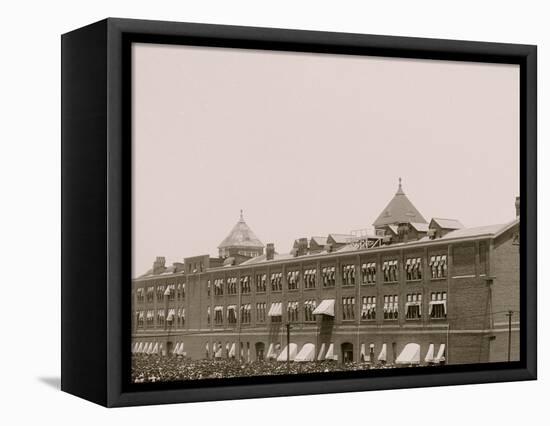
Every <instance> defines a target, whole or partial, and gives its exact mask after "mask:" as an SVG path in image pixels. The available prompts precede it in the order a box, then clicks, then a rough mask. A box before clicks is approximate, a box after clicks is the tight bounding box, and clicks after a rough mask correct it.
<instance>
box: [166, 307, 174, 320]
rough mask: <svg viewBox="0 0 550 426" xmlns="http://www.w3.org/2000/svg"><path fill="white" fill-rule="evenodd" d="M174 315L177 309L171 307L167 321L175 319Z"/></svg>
mask: <svg viewBox="0 0 550 426" xmlns="http://www.w3.org/2000/svg"><path fill="white" fill-rule="evenodd" d="M174 315H176V310H175V309H170V310H169V311H168V317H167V318H166V321H172V320H173V319H174Z"/></svg>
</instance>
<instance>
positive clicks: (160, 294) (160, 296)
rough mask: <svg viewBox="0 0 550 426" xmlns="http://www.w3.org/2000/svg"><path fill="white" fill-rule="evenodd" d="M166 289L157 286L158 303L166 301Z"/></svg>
mask: <svg viewBox="0 0 550 426" xmlns="http://www.w3.org/2000/svg"><path fill="white" fill-rule="evenodd" d="M164 292H165V288H164V286H163V285H159V286H157V302H159V301H161V300H163V299H164Z"/></svg>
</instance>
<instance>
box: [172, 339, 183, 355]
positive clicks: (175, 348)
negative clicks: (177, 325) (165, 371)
mask: <svg viewBox="0 0 550 426" xmlns="http://www.w3.org/2000/svg"><path fill="white" fill-rule="evenodd" d="M180 344H181V343H179V342H178V343H176V346H174V349H172V354H174V355H177V354H178V350H179V348H180Z"/></svg>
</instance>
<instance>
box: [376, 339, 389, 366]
mask: <svg viewBox="0 0 550 426" xmlns="http://www.w3.org/2000/svg"><path fill="white" fill-rule="evenodd" d="M387 357H388V348H387V345H386V344H385V343H384V344H383V345H382V349H381V350H380V353H379V354H378V361H383V362H386V361H387Z"/></svg>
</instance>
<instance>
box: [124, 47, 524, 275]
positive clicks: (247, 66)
mask: <svg viewBox="0 0 550 426" xmlns="http://www.w3.org/2000/svg"><path fill="white" fill-rule="evenodd" d="M132 52H133V118H132V121H133V129H132V144H133V145H132V146H133V176H132V178H133V194H132V195H133V275H134V276H136V275H139V274H141V273H143V272H145V271H146V270H147V269H149V268H150V267H151V265H152V262H153V260H154V258H155V257H156V256H165V257H166V259H167V264H171V263H172V262H174V261H182V259H183V258H184V257H187V256H193V255H199V254H211V255H217V246H218V244H219V243H220V242H221V241H222V240H223V239H224V238H225V237H226V235H227V234H228V233H229V231H230V230H231V228H232V227H233V226H234V224H235V223H236V222H237V221H238V219H239V211H240V209H243V210H244V217H245V220H246V222H247V223H248V224H249V226H250V227H251V228H252V230H253V231H254V232H255V233H256V235H257V236H258V237H259V238H260V240H262V242H263V243H264V244H266V243H269V242H273V243H275V249H276V251H278V252H279V253H285V252H288V251H289V250H290V248H291V246H292V243H293V241H294V239H296V238H299V237H310V236H313V235H327V234H329V233H348V232H350V231H351V230H355V229H362V228H371V224H372V222H373V221H374V220H375V219H376V217H377V216H378V214H379V213H380V212H381V211H382V209H383V208H384V207H385V206H386V204H387V203H388V202H389V200H390V199H391V198H392V197H393V195H394V194H395V191H396V189H397V181H398V177H400V176H401V177H402V178H403V189H404V191H405V193H406V194H407V196H408V197H409V199H410V200H411V201H412V202H413V204H414V205H415V206H416V207H417V208H418V210H419V211H420V213H422V214H423V215H424V217H425V218H426V219H427V220H428V221H429V220H430V218H432V217H444V218H455V219H459V220H460V221H461V222H462V223H463V224H464V225H465V226H480V225H487V224H496V223H506V222H508V221H510V220H512V219H514V217H515V210H514V201H515V197H516V196H517V195H519V67H518V66H515V65H500V64H478V63H462V62H449V61H430V60H415V59H389V58H377V57H359V56H345V55H323V54H311V53H291V52H270V51H259V50H258V51H257V50H243V49H227V48H211V47H188V46H167V45H154V44H136V45H134V46H133V51H132Z"/></svg>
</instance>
